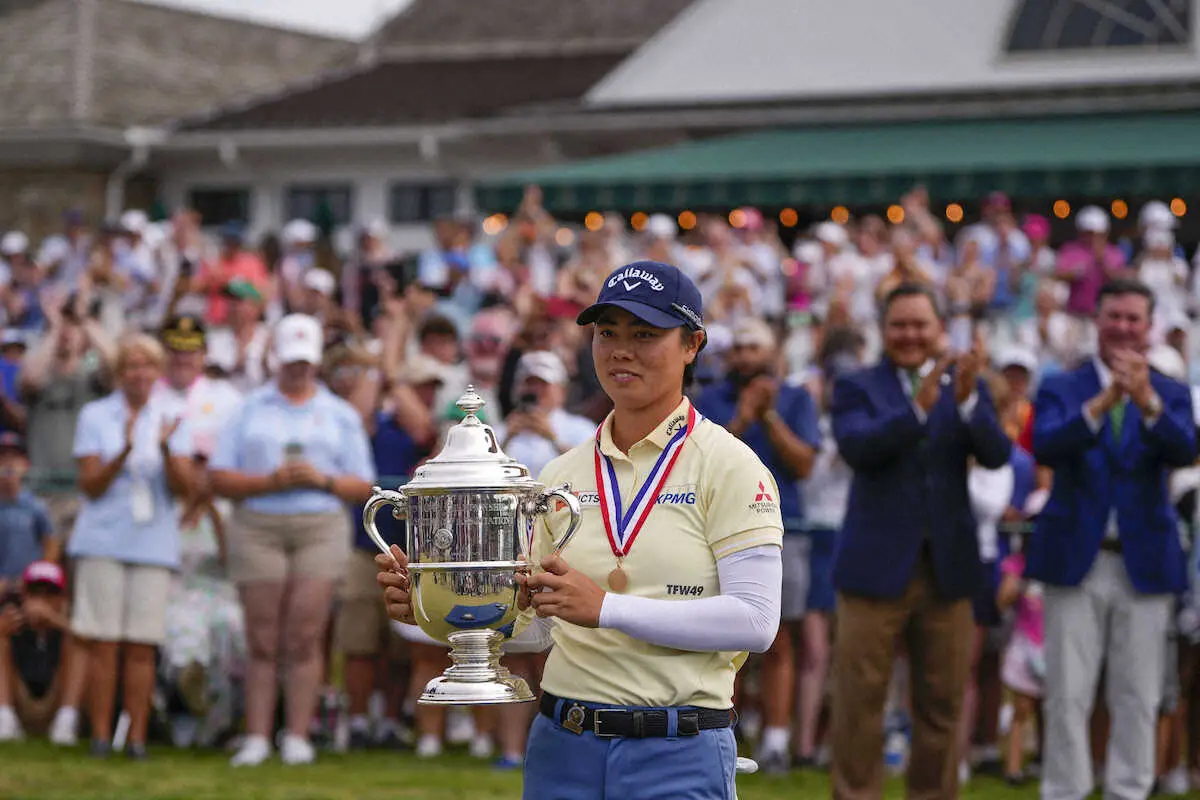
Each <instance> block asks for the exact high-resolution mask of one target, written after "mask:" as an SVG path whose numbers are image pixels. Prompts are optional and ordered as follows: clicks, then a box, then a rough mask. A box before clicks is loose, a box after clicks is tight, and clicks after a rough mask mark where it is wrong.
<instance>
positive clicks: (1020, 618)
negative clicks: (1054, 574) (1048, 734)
mask: <svg viewBox="0 0 1200 800" xmlns="http://www.w3.org/2000/svg"><path fill="white" fill-rule="evenodd" d="M1000 572H1001V575H1002V576H1003V577H1002V579H1001V582H1000V591H999V592H998V593H997V597H996V605H998V606H999V607H1000V608H1001V609H1006V608H1009V607H1011V608H1013V610H1014V613H1015V616H1014V628H1013V634H1012V638H1011V639H1010V640H1009V643H1008V648H1007V649H1006V650H1005V653H1004V662H1003V664H1002V666H1001V667H1000V678H1001V680H1002V681H1003V682H1004V685H1005V687H1006V688H1008V690H1009V691H1011V692H1012V695H1013V721H1012V728H1011V729H1010V731H1009V736H1008V754H1007V758H1006V759H1005V763H1004V777H1005V780H1007V781H1008V782H1009V783H1010V784H1012V785H1019V784H1021V783H1024V782H1025V780H1026V775H1025V769H1024V764H1023V761H1024V755H1025V750H1024V748H1025V740H1026V735H1027V733H1028V730H1029V728H1028V726H1029V725H1031V724H1033V722H1034V720H1035V718H1036V717H1037V711H1038V705H1039V704H1040V703H1041V700H1042V690H1043V680H1044V679H1045V675H1046V658H1045V650H1044V636H1045V622H1044V619H1043V610H1042V586H1041V584H1040V583H1038V582H1037V581H1028V580H1026V579H1025V577H1024V575H1025V553H1024V552H1023V550H1018V551H1017V552H1015V553H1013V554H1012V555H1010V556H1008V557H1007V558H1005V559H1004V561H1003V562H1001V564H1000Z"/></svg>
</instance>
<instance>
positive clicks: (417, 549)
mask: <svg viewBox="0 0 1200 800" xmlns="http://www.w3.org/2000/svg"><path fill="white" fill-rule="evenodd" d="M483 406H484V401H483V398H481V397H480V396H479V395H478V394H477V393H476V392H475V389H474V387H472V386H468V387H467V391H466V394H464V395H463V396H462V398H460V399H459V401H458V407H459V409H460V410H461V411H462V412H463V414H464V415H465V416H464V417H463V419H462V421H461V422H459V423H458V424H457V425H455V426H454V427H452V428H450V430H449V431H448V432H447V433H446V442H445V444H444V446H443V447H442V451H441V452H440V453H438V454H437V455H436V456H434V457H433V458H431V459H429V460H428V461H426V462H425V463H424V464H423V465H421V466H420V467H419V468H418V469H417V470H416V472H415V473H414V475H413V479H412V480H411V481H410V482H409V483H406V484H405V485H403V486H401V487H399V488H398V489H397V490H395V491H391V490H387V489H380V488H378V487H376V488H375V490H374V495H373V496H372V497H371V499H370V500H369V501H368V502H367V505H366V508H365V509H364V510H363V525H364V526H365V527H366V529H367V533H368V535H370V537H371V540H372V541H373V542H375V545H376V546H377V547H378V548H379V549H380V550H382V551H383V552H384V553H390V548H389V545H388V543H387V542H386V541H384V539H383V537H382V536H380V535H379V529H378V528H377V527H376V525H375V516H376V515H377V514H378V513H379V511H380V509H382V508H383V507H384V506H388V505H390V506H394V509H393V511H392V515H393V516H394V517H395V518H396V519H400V520H405V521H406V522H407V525H406V528H407V537H406V538H407V542H406V545H405V547H404V552H405V553H406V554H407V555H408V562H409V564H408V573H409V581H410V589H409V591H410V593H411V595H412V605H413V614H414V616H415V617H416V621H417V625H419V626H420V628H421V630H423V631H424V632H425V633H426V634H427V635H428V636H430V637H432V638H433V639H436V640H438V641H439V642H444V643H446V644H448V645H450V660H451V661H452V662H453V665H452V666H450V667H449V668H447V670H446V671H445V673H443V674H442V675H441V676H439V677H437V678H434V679H433V680H432V681H430V682H429V684H428V685H427V686H426V687H425V692H424V694H422V695H421V700H420V702H421V703H425V704H433V705H485V704H492V703H523V702H527V701H530V700H533V699H534V696H533V693H532V692H531V691H530V690H529V685H528V684H526V683H525V681H524V680H523V679H522V678H519V677H516V676H514V675H512V674H511V673H510V672H509V671H508V670H507V669H506V668H504V667H503V666H501V665H500V648H501V645H502V644H503V642H504V640H505V638H506V637H507V636H510V635H511V634H512V628H513V623H514V621H515V620H516V618H517V615H518V610H517V592H518V589H519V586H518V584H517V581H516V577H515V576H516V573H518V572H522V571H527V570H529V569H530V568H531V567H533V566H535V565H533V564H531V563H530V546H531V544H532V538H533V527H534V518H535V517H536V516H537V515H538V514H546V513H549V511H550V503H551V501H552V498H558V500H559V501H561V503H562V504H565V505H566V507H567V508H568V509H569V510H570V512H571V524H570V526H569V527H568V528H567V532H566V533H564V534H563V536H562V538H561V539H559V541H558V542H557V543H556V544H555V549H554V552H555V553H558V552H560V551H561V550H562V549H563V548H564V547H566V545H567V542H569V541H570V540H571V537H572V536H574V534H575V531H576V529H578V528H579V523H580V520H581V515H580V510H579V500H578V499H576V497H575V496H574V495H573V494H571V492H570V486H569V485H567V484H564V485H562V486H559V487H555V488H553V489H547V488H546V487H545V486H543V485H542V484H540V483H538V482H537V481H536V480H534V479H533V478H531V477H530V475H529V469H528V468H527V467H525V466H524V465H522V464H519V463H517V461H516V460H515V459H513V458H510V457H509V456H506V455H505V454H504V452H503V451H502V450H501V449H500V444H499V443H498V442H497V441H496V434H495V432H494V431H493V430H492V429H491V427H489V426H488V425H485V424H483V422H481V421H480V420H479V417H478V416H476V415H477V414H478V412H479V410H480V409H481V408H483ZM556 506H557V507H558V508H561V507H562V506H561V505H558V504H557V503H556Z"/></svg>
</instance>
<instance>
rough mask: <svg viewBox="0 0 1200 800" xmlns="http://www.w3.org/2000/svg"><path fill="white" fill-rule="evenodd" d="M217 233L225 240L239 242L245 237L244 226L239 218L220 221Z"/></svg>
mask: <svg viewBox="0 0 1200 800" xmlns="http://www.w3.org/2000/svg"><path fill="white" fill-rule="evenodd" d="M217 235H218V236H220V237H221V238H222V239H225V240H226V241H230V240H232V241H236V242H240V241H242V240H243V239H245V238H246V226H245V225H244V224H242V222H241V221H239V220H236V219H231V220H229V221H228V222H223V223H221V227H220V228H218V229H217Z"/></svg>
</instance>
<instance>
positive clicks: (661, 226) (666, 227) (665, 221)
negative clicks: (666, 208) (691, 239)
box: [646, 214, 679, 239]
mask: <svg viewBox="0 0 1200 800" xmlns="http://www.w3.org/2000/svg"><path fill="white" fill-rule="evenodd" d="M646 233H648V234H650V235H651V236H653V237H654V238H655V239H674V238H675V237H676V236H678V235H679V228H678V226H676V224H675V220H673V219H671V218H670V217H668V216H667V215H666V214H651V215H650V219H649V220H648V221H647V222H646Z"/></svg>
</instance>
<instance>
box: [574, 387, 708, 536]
mask: <svg viewBox="0 0 1200 800" xmlns="http://www.w3.org/2000/svg"><path fill="white" fill-rule="evenodd" d="M698 420H699V417H698V415H697V414H696V409H694V408H689V409H688V418H687V425H685V426H684V427H682V428H680V429H679V430H678V431H677V432H676V433H675V435H674V436H672V437H671V440H670V441H669V442H667V446H666V447H665V448H663V451H662V453H660V454H659V456H658V460H657V461H656V462H654V467H653V468H651V470H650V474H648V475H647V476H646V480H645V481H643V482H642V485H641V486H640V487H639V488H638V490H637V492H636V493H635V494H634V497H633V503H631V504H630V506H629V509H628V510H625V509H624V508H623V504H622V502H621V487H620V486H619V485H618V483H617V472H616V470H615V469H614V468H613V464H612V459H610V458H609V457H608V456H606V455H604V454H603V453H601V452H600V430H601V429H602V428H603V426H601V428H600V429H597V431H596V491H597V493H598V494H599V495H600V515H601V516H602V517H603V518H604V530H605V532H606V533H607V534H608V543H609V545H611V546H612V551H613V555H615V556H616V557H617V558H618V559H620V558H624V557H625V556H626V555H628V554H629V550H630V548H631V547H633V542H634V540H635V539H637V535H638V533H639V532H640V531H641V529H642V526H643V525H644V524H645V523H646V518H647V517H649V516H650V512H651V511H652V510H653V509H654V504H655V503H656V502H657V501H658V495H659V492H661V491H662V488H663V486H664V485H666V482H667V477H668V476H670V474H671V470H672V469H673V468H674V467H675V461H676V460H677V459H678V458H679V453H680V452H681V451H682V450H683V443H684V442H685V441H686V440H687V437H688V436H690V435H691V433H692V430H693V429H694V428H695V427H696V423H697V421H698Z"/></svg>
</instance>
